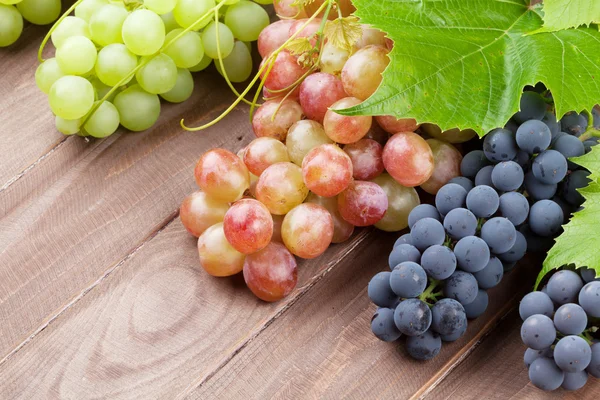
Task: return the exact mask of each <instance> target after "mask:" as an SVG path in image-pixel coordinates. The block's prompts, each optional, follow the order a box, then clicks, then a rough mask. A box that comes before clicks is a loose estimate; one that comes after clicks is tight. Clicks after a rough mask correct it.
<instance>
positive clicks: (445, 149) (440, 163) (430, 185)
mask: <svg viewBox="0 0 600 400" xmlns="http://www.w3.org/2000/svg"><path fill="white" fill-rule="evenodd" d="M427 144H428V145H429V147H430V148H431V151H432V152H433V160H434V169H433V174H432V175H431V177H430V178H429V179H428V180H427V181H426V182H424V183H422V184H421V189H423V190H424V191H426V192H427V193H429V194H436V193H437V192H438V190H440V189H441V187H442V186H444V185H445V184H446V183H448V181H449V180H450V179H452V178H456V177H457V176H460V163H461V162H462V154H460V151H458V150H457V149H456V147H454V146H453V145H451V144H450V143H447V142H444V141H442V140H438V139H427Z"/></svg>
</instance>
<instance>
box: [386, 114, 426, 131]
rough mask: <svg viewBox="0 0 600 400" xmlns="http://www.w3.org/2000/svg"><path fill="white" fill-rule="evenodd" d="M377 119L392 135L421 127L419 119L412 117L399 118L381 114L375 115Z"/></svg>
mask: <svg viewBox="0 0 600 400" xmlns="http://www.w3.org/2000/svg"><path fill="white" fill-rule="evenodd" d="M375 120H376V121H377V123H378V124H379V126H381V127H382V128H383V130H385V131H386V132H388V133H391V134H392V135H393V134H394V133H398V132H414V131H416V130H417V128H418V127H419V125H418V124H417V120H415V119H412V118H400V119H398V118H396V117H394V116H391V115H379V116H377V117H375Z"/></svg>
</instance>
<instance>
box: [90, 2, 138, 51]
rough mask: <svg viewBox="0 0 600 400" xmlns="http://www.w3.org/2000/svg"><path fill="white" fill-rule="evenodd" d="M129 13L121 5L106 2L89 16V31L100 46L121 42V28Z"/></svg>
mask: <svg viewBox="0 0 600 400" xmlns="http://www.w3.org/2000/svg"><path fill="white" fill-rule="evenodd" d="M128 15H129V13H128V12H127V10H126V9H125V8H123V7H120V6H117V5H115V4H107V5H105V6H102V7H100V8H99V9H98V10H97V11H96V12H95V13H94V14H93V15H92V17H91V18H90V33H91V38H92V40H93V41H94V42H96V43H98V44H99V45H100V46H108V45H109V44H112V43H123V37H122V35H121V30H122V29H123V22H125V19H126V18H127V16H128Z"/></svg>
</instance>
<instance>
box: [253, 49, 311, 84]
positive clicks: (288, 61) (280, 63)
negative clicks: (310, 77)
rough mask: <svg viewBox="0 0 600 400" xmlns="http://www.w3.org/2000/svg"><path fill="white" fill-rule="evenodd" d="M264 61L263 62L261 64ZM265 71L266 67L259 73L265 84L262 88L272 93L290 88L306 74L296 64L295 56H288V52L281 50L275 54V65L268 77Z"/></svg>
mask: <svg viewBox="0 0 600 400" xmlns="http://www.w3.org/2000/svg"><path fill="white" fill-rule="evenodd" d="M266 60H267V59H265V60H263V63H264V62H266ZM267 71H268V67H267V68H265V69H264V70H263V72H262V73H261V78H262V79H263V80H264V82H265V85H264V87H265V88H267V89H268V90H270V91H271V92H273V91H278V90H284V89H289V88H291V86H292V85H293V84H294V83H295V82H296V81H298V80H299V79H300V78H301V77H302V75H304V74H305V73H306V72H307V69H306V68H304V67H302V66H301V65H300V64H298V58H297V57H296V56H293V55H292V54H290V52H289V51H286V50H283V51H281V52H280V53H279V54H277V58H276V59H275V63H274V64H273V66H272V67H271V70H270V71H269V74H268V75H267Z"/></svg>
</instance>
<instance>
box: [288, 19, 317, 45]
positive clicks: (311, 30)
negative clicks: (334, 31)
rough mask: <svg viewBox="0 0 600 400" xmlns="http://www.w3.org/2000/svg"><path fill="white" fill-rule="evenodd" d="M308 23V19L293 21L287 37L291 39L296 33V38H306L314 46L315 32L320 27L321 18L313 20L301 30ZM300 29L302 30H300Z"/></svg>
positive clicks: (315, 40) (315, 41)
mask: <svg viewBox="0 0 600 400" xmlns="http://www.w3.org/2000/svg"><path fill="white" fill-rule="evenodd" d="M307 21H308V18H302V19H298V20H296V21H294V23H293V24H292V26H290V32H289V37H291V36H292V35H293V34H294V33H296V32H298V31H300V32H298V34H297V35H296V36H295V38H296V39H298V38H308V39H309V40H310V43H311V44H312V45H313V46H314V45H315V44H316V43H317V36H316V34H317V32H318V30H319V28H320V26H321V18H315V19H313V20H312V21H310V22H309V23H308V25H306V27H304V28H302V26H303V25H304V24H306V22H307ZM301 29H302V30H301Z"/></svg>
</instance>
